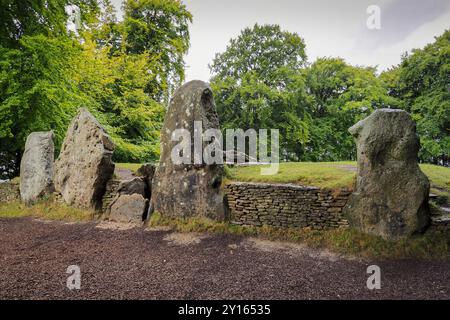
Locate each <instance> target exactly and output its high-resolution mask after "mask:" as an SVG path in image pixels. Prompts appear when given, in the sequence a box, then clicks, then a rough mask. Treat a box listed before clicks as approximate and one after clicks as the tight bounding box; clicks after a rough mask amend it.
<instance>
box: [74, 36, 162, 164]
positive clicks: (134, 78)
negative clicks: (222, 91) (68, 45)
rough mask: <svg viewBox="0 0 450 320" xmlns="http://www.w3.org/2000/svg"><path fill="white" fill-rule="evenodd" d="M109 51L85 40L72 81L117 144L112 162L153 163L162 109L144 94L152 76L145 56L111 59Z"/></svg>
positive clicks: (119, 56)
mask: <svg viewBox="0 0 450 320" xmlns="http://www.w3.org/2000/svg"><path fill="white" fill-rule="evenodd" d="M110 50H112V47H103V48H100V49H99V48H97V46H96V42H95V40H94V39H92V38H89V37H86V41H85V43H84V44H83V52H82V54H81V55H80V57H79V59H77V62H76V67H75V69H76V70H77V76H76V77H75V78H74V79H75V80H76V83H77V86H78V87H79V88H80V90H81V92H83V94H84V95H85V96H86V97H88V99H89V101H90V103H89V105H90V106H91V109H92V111H93V112H94V113H97V117H98V118H99V120H100V122H101V123H103V124H104V125H105V127H106V128H107V131H108V132H109V133H110V134H111V136H112V138H113V140H114V143H115V144H116V150H115V152H114V160H116V161H121V162H148V161H150V160H156V159H157V158H158V155H159V144H158V142H159V130H160V128H161V125H162V121H163V116H164V108H163V106H162V105H161V104H160V103H158V102H156V101H154V100H153V99H151V98H150V97H149V96H148V95H147V94H146V93H145V92H144V89H145V87H146V84H147V83H148V82H149V81H150V80H151V77H152V76H154V75H152V74H151V73H149V72H148V69H149V68H150V67H149V66H148V54H133V55H127V54H125V53H123V52H116V53H115V54H113V55H111V54H110Z"/></svg>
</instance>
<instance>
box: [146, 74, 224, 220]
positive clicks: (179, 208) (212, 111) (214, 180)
mask: <svg viewBox="0 0 450 320" xmlns="http://www.w3.org/2000/svg"><path fill="white" fill-rule="evenodd" d="M194 121H201V122H202V126H203V131H206V130H208V129H219V119H218V116H217V112H216V107H215V104H214V99H213V96H212V91H211V88H210V87H209V85H207V84H206V83H204V82H202V81H191V82H188V83H186V84H185V85H183V86H182V87H180V88H179V89H178V90H176V91H175V93H174V96H173V98H172V99H171V101H170V104H169V108H168V110H167V112H166V117H165V120H164V126H163V129H162V130H161V158H160V164H159V166H158V168H157V169H156V173H155V177H154V179H153V184H152V199H151V211H152V210H155V211H158V212H160V213H161V214H163V215H170V216H206V217H209V218H212V219H216V220H223V219H224V218H225V207H224V203H223V195H222V194H221V193H220V184H221V181H222V176H223V165H218V164H214V165H206V164H205V163H204V162H203V163H201V164H195V165H194V164H175V163H173V162H172V159H171V152H172V149H173V148H174V147H175V146H176V145H178V144H179V141H171V135H172V132H174V130H176V129H187V130H188V131H189V132H190V133H191V136H192V137H193V135H194ZM193 145H194V143H193V139H192V140H191V144H190V146H191V148H192V149H193ZM204 146H205V143H203V147H204ZM202 150H204V148H202ZM192 158H194V153H193V152H192Z"/></svg>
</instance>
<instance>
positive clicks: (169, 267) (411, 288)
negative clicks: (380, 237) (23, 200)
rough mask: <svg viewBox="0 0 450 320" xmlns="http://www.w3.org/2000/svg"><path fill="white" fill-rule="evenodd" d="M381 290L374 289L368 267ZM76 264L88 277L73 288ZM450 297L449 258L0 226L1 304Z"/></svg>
mask: <svg viewBox="0 0 450 320" xmlns="http://www.w3.org/2000/svg"><path fill="white" fill-rule="evenodd" d="M373 264H376V265H378V266H379V267H380V268H381V289H380V290H369V289H368V288H367V286H366V281H367V278H368V277H369V276H370V275H369V274H367V273H366V271H367V267H368V266H369V265H373ZM69 265H78V266H79V267H80V271H81V288H80V290H69V289H68V288H67V286H66V282H67V278H68V277H69V276H70V274H67V273H66V270H67V267H68V266H69ZM55 298H56V299H382V298H383V299H417V298H424V299H450V261H414V260H392V261H376V260H374V261H359V260H356V259H349V258H345V257H341V256H337V255H335V254H332V253H330V252H327V251H317V250H311V249H308V248H306V247H304V246H301V245H295V244H289V243H279V242H271V241H265V240H259V239H253V238H245V237H240V236H236V235H209V234H180V233H176V232H173V231H170V230H167V229H165V228H155V229H152V230H144V229H143V228H134V227H132V226H126V225H120V224H112V223H101V224H98V223H95V222H89V223H64V222H47V221H38V220H33V219H31V218H18V219H0V299H55Z"/></svg>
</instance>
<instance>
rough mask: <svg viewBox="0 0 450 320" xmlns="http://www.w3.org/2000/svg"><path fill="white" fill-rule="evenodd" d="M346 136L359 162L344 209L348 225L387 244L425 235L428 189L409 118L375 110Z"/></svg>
mask: <svg viewBox="0 0 450 320" xmlns="http://www.w3.org/2000/svg"><path fill="white" fill-rule="evenodd" d="M349 132H350V133H351V134H352V135H353V136H354V138H355V140H356V144H357V157H358V172H357V181H356V190H355V192H354V193H353V194H352V195H351V196H350V198H349V201H348V202H347V205H346V207H345V209H344V212H345V213H346V215H347V217H348V220H349V223H350V225H351V226H353V227H355V228H357V229H359V230H362V231H364V232H367V233H372V234H375V235H379V236H382V237H384V238H386V239H398V238H401V237H406V236H410V235H412V234H414V233H416V232H421V231H423V230H424V229H425V228H426V227H427V225H428V224H429V221H430V215H429V208H428V194H429V190H430V184H429V181H428V178H427V177H426V176H425V174H423V172H422V171H421V170H420V168H419V165H418V163H417V158H418V157H417V154H418V151H419V148H420V144H419V139H418V137H417V135H416V126H415V123H414V121H413V120H412V119H411V117H410V115H409V114H408V113H407V112H405V111H403V110H393V109H379V110H376V111H375V112H374V113H372V114H371V115H370V116H369V117H367V118H365V119H364V120H361V121H360V122H358V123H357V124H355V125H354V126H353V127H351V128H350V129H349Z"/></svg>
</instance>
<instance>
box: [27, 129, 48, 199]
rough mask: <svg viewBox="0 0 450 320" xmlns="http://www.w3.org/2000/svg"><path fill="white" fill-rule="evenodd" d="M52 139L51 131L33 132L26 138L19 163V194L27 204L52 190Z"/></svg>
mask: <svg viewBox="0 0 450 320" xmlns="http://www.w3.org/2000/svg"><path fill="white" fill-rule="evenodd" d="M53 139H54V134H53V132H51V131H50V132H33V133H31V134H30V135H29V136H28V138H27V141H26V143H25V151H24V154H23V157H22V161H21V163H20V196H21V198H22V201H24V202H25V203H27V204H32V203H33V202H35V201H36V200H37V199H38V198H40V197H42V196H43V195H45V194H51V193H52V192H53V181H52V177H53V165H54V158H55V146H54V143H53Z"/></svg>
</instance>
